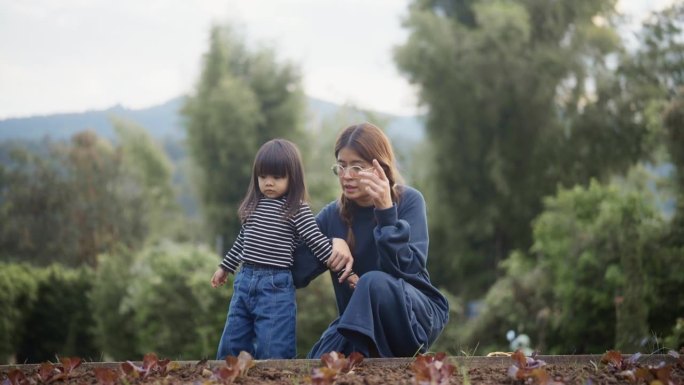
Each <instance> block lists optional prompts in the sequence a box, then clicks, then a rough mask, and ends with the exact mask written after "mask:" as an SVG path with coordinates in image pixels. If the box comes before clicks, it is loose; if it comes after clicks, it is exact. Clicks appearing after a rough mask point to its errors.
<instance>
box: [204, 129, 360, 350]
mask: <svg viewBox="0 0 684 385" xmlns="http://www.w3.org/2000/svg"><path fill="white" fill-rule="evenodd" d="M238 214H239V215H240V220H241V221H242V228H241V229H240V233H239V234H238V237H237V239H236V240H235V243H234V244H233V247H232V248H231V249H230V251H229V252H228V254H226V256H225V257H224V258H223V261H222V262H221V264H220V265H219V268H218V269H217V270H216V272H215V273H214V276H213V277H212V278H211V284H212V286H213V287H218V286H220V285H222V284H224V283H225V282H226V279H227V276H228V273H235V271H236V270H237V268H238V266H239V265H240V263H242V268H241V269H240V271H239V272H238V273H237V275H236V277H235V282H234V284H233V297H232V299H231V301H230V307H229V311H228V317H227V320H226V325H225V328H224V330H223V335H222V336H221V341H220V343H219V348H218V352H217V355H216V359H217V360H222V359H224V358H225V357H226V356H228V355H232V356H237V355H238V354H239V353H240V351H243V350H244V351H246V352H248V353H250V354H251V355H252V356H254V357H255V358H256V359H268V358H294V356H295V354H296V341H295V325H296V313H297V308H296V304H295V288H294V285H293V282H292V274H291V272H290V267H291V266H292V264H293V252H294V249H295V247H296V245H297V243H299V241H300V240H302V241H304V243H305V244H306V245H307V246H308V247H309V248H310V249H311V251H312V252H313V254H314V255H315V256H316V258H317V259H318V260H319V261H320V262H322V263H324V264H325V263H328V264H330V262H331V261H329V259H330V256H331V252H332V247H331V241H330V240H329V239H328V238H326V237H325V236H324V235H323V234H322V233H321V231H320V230H319V228H318V225H317V224H316V221H315V219H314V217H313V214H312V213H311V208H310V207H309V206H308V204H307V203H306V186H305V184H304V171H303V167H302V161H301V157H300V155H299V151H298V150H297V147H296V146H295V145H294V144H293V143H292V142H290V141H287V140H284V139H274V140H271V141H269V142H266V143H265V144H264V145H263V146H261V148H260V149H259V151H258V152H257V155H256V158H255V160H254V166H253V168H252V180H251V181H250V184H249V188H248V189H247V194H246V196H245V198H244V200H243V201H242V204H241V205H240V208H239V210H238ZM339 258H346V257H344V256H342V257H338V258H337V259H338V260H337V261H335V264H334V266H333V265H331V268H332V269H335V270H341V269H343V268H344V269H345V270H349V268H350V267H351V263H353V261H352V260H351V258H346V259H343V260H340V259H339ZM342 272H344V270H342ZM352 274H353V273H352ZM345 277H346V276H345ZM355 278H356V277H355V276H354V275H352V278H350V279H348V281H349V282H350V285H352V282H354V280H355Z"/></svg>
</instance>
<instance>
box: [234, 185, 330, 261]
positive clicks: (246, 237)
mask: <svg viewBox="0 0 684 385" xmlns="http://www.w3.org/2000/svg"><path fill="white" fill-rule="evenodd" d="M285 202H286V199H285V198H284V197H281V198H278V199H270V198H261V199H260V200H259V203H258V204H257V207H256V209H254V212H253V213H252V215H250V216H249V218H247V220H246V221H245V223H243V225H242V228H241V229H240V234H239V235H238V237H237V239H236V240H235V243H234V244H233V247H231V249H230V251H228V254H226V256H225V257H223V261H221V267H222V268H223V269H224V270H226V271H228V272H231V273H234V272H235V270H237V268H238V266H239V265H240V263H241V262H251V263H256V264H259V265H268V266H277V267H285V268H289V267H291V266H292V263H293V253H294V249H295V246H296V245H297V244H298V243H299V240H303V241H304V243H306V245H307V246H308V247H309V248H310V249H311V251H313V253H314V255H315V256H316V257H317V258H318V259H319V260H320V261H321V262H323V263H325V262H326V261H327V260H328V258H330V254H331V253H332V243H331V241H330V239H328V238H326V237H325V235H323V233H321V230H320V229H319V228H318V224H317V223H316V220H315V219H314V216H313V214H312V212H311V208H310V207H309V205H308V204H306V203H302V206H301V207H300V208H299V211H298V212H297V214H296V215H294V216H293V217H291V218H288V219H284V218H283V212H284V207H285Z"/></svg>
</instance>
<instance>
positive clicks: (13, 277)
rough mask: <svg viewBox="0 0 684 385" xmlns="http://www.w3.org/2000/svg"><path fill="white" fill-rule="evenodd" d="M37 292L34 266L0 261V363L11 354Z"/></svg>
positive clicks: (6, 360) (13, 351)
mask: <svg viewBox="0 0 684 385" xmlns="http://www.w3.org/2000/svg"><path fill="white" fill-rule="evenodd" d="M37 293H38V278H37V277H36V271H35V269H32V268H31V267H29V266H28V265H24V264H16V263H0V363H5V362H8V361H9V360H10V358H11V357H12V356H13V355H14V354H15V352H16V350H17V346H18V345H19V336H20V335H22V334H23V332H24V330H23V329H24V318H26V314H27V313H28V310H29V309H30V307H31V306H32V304H33V303H34V302H35V300H36V295H37Z"/></svg>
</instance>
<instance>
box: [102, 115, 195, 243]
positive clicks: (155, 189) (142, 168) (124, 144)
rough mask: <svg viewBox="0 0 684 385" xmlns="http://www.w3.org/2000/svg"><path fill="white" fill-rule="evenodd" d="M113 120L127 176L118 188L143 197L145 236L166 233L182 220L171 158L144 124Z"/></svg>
mask: <svg viewBox="0 0 684 385" xmlns="http://www.w3.org/2000/svg"><path fill="white" fill-rule="evenodd" d="M113 124H114V129H115V130H116V133H117V137H118V139H119V142H120V148H121V153H122V156H121V161H122V172H123V173H124V174H126V175H130V176H131V179H130V180H129V181H128V183H127V185H125V186H122V189H124V190H132V191H136V193H137V194H141V195H142V196H143V197H144V200H143V207H142V211H143V212H144V213H145V215H144V218H145V225H146V228H147V229H149V233H150V235H149V236H148V239H147V240H152V241H154V240H156V239H160V238H164V237H169V236H170V235H172V229H173V226H174V225H177V224H178V223H182V221H180V220H179V219H180V216H179V215H178V214H179V211H178V209H179V208H178V205H177V203H176V196H175V195H176V194H175V192H174V191H173V189H172V180H171V176H172V173H173V166H172V163H171V160H170V159H169V157H168V156H167V155H166V154H165V152H164V149H163V148H162V147H161V146H160V145H159V144H157V143H155V142H154V140H153V139H152V137H151V136H150V135H149V134H148V132H147V131H146V130H145V128H144V127H141V126H138V125H136V124H135V123H132V122H127V121H124V120H121V119H113ZM137 214H138V215H140V213H137Z"/></svg>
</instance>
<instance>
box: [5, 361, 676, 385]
mask: <svg viewBox="0 0 684 385" xmlns="http://www.w3.org/2000/svg"><path fill="white" fill-rule="evenodd" d="M539 358H540V359H542V360H544V361H546V362H547V365H546V366H544V368H545V371H546V373H548V375H549V379H548V381H547V382H546V384H577V385H585V384H592V385H619V384H625V385H627V384H629V385H633V384H647V383H648V382H647V381H645V380H637V381H636V382H635V381H631V380H630V379H628V378H625V377H623V376H621V375H618V374H616V372H615V371H611V370H610V369H609V368H607V367H606V366H605V365H602V364H600V356H546V357H539ZM413 362H414V359H369V360H365V361H363V362H362V363H361V364H360V365H359V366H358V367H356V368H355V369H354V370H353V371H352V372H350V373H346V374H339V375H338V378H337V380H336V381H335V382H334V384H337V385H375V384H398V385H404V384H405V385H409V384H415V383H416V382H414V372H413V370H412V364H413ZM449 362H450V363H451V364H453V365H454V366H455V371H454V373H453V375H452V376H451V377H450V378H449V380H448V384H458V385H466V384H468V385H469V384H478V385H479V384H511V385H523V384H526V383H530V384H531V383H536V382H535V381H534V380H532V379H530V380H528V381H527V382H526V381H524V380H513V379H511V378H509V376H508V369H509V367H510V366H511V365H512V364H513V362H512V361H511V360H510V358H508V357H451V358H450V359H449ZM661 362H666V363H669V364H671V365H672V372H671V376H670V377H671V384H684V367H683V366H682V365H681V362H679V363H678V362H676V361H674V360H673V359H672V357H670V356H663V355H658V356H648V357H646V358H645V359H644V360H640V366H642V367H644V368H649V367H653V366H654V365H658V364H660V363H661ZM222 365H224V363H223V362H221V361H209V362H206V363H203V364H202V365H198V363H197V362H194V363H193V362H181V363H178V365H176V366H175V367H174V368H173V369H172V370H170V371H169V372H168V373H166V374H164V375H162V374H160V373H152V374H150V375H149V376H148V377H147V378H146V379H142V378H130V377H128V378H124V377H123V376H122V377H120V378H118V379H117V380H115V381H114V382H113V383H112V384H117V385H136V384H164V385H176V384H197V385H205V384H221V382H220V381H219V380H217V379H216V378H214V377H212V373H213V372H214V371H215V370H216V369H218V368H219V367H221V366H222ZM120 366H121V364H120V363H92V362H90V363H84V364H82V365H81V366H79V367H78V368H76V369H74V371H73V372H72V373H70V375H69V378H68V379H67V380H66V381H64V380H57V381H53V382H51V383H52V384H69V385H71V384H93V385H95V384H101V385H105V383H104V382H102V381H98V379H97V378H96V377H95V374H94V371H95V368H97V367H106V368H110V369H112V370H113V371H114V372H116V373H119V375H121V373H122V372H121V368H120ZM321 366H322V364H321V362H320V361H317V360H276V361H259V362H257V364H256V366H255V367H253V368H251V369H250V370H249V372H248V373H247V375H246V376H240V377H238V378H237V379H235V381H234V382H233V383H234V384H257V385H262V384H263V385H271V384H272V385H276V384H277V385H291V384H298V385H303V384H310V383H311V379H310V376H311V373H312V370H313V369H314V368H319V367H321ZM15 369H19V370H21V371H22V373H23V374H24V375H25V377H26V378H27V380H28V382H24V383H13V382H12V381H10V380H9V373H10V372H11V371H13V370H15ZM38 371H39V367H38V365H14V366H10V365H8V366H0V384H1V385H29V384H41V383H42V381H40V380H39V378H38V377H37V373H38ZM435 384H437V382H435ZM665 385H667V384H665Z"/></svg>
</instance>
